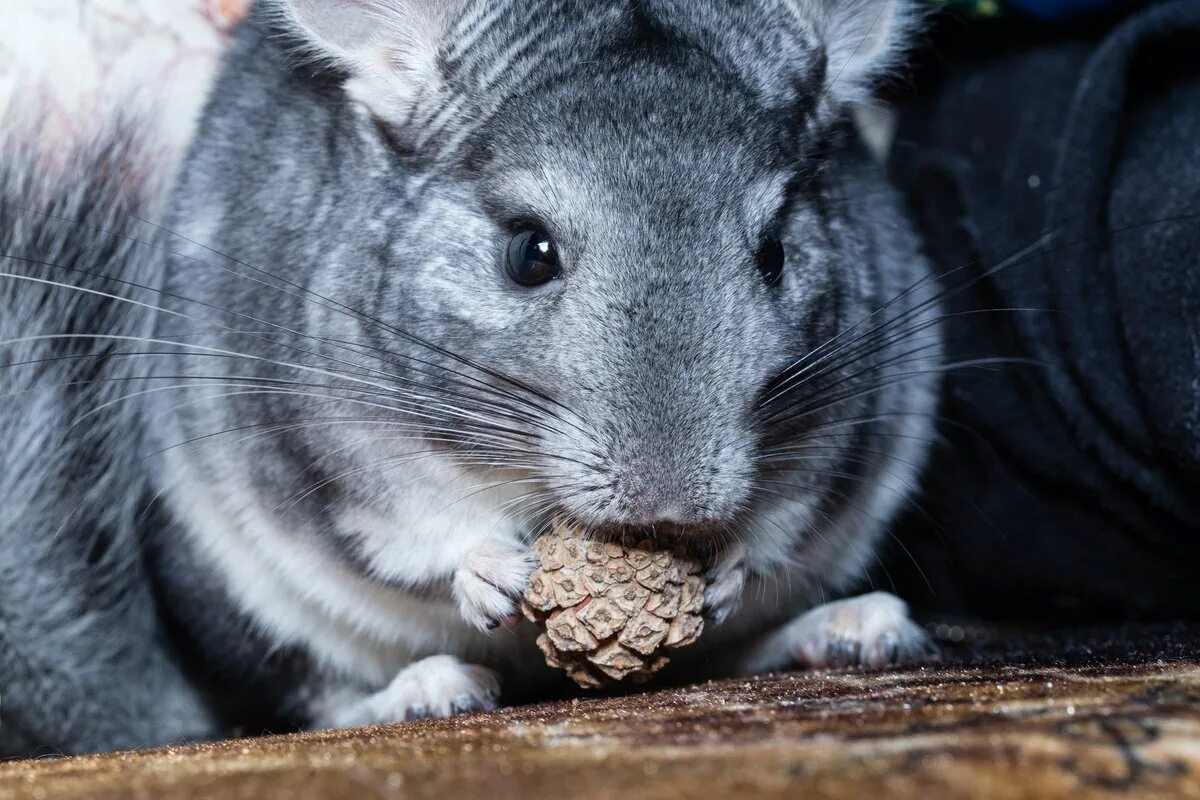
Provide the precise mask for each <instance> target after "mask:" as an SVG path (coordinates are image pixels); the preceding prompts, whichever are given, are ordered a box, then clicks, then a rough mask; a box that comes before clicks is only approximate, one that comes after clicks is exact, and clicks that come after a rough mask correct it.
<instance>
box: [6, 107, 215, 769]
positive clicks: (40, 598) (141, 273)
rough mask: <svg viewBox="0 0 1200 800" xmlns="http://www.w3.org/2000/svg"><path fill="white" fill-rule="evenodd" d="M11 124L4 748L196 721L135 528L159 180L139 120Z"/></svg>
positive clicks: (95, 745)
mask: <svg viewBox="0 0 1200 800" xmlns="http://www.w3.org/2000/svg"><path fill="white" fill-rule="evenodd" d="M14 128H15V126H11V125H6V128H5V130H4V131H3V132H0V757H3V756H22V755H30V754H31V753H41V752H55V751H59V752H68V753H69V752H83V751H93V750H107V749H113V748H121V747H134V746H144V745H147V744H158V743H163V742H166V741H170V740H173V739H177V738H183V737H188V736H200V735H204V734H205V733H206V731H207V727H208V723H207V720H206V718H205V714H204V712H203V710H202V708H201V706H200V704H199V703H198V701H197V700H196V699H195V697H194V695H193V693H192V691H191V689H190V688H189V687H188V685H187V683H186V681H184V680H183V678H182V676H181V674H180V673H179V670H178V669H177V667H176V666H175V664H174V661H173V659H172V657H171V655H170V654H169V653H168V652H167V651H166V648H165V646H164V645H163V644H162V640H163V637H162V635H161V631H160V629H159V622H158V619H157V614H156V611H155V606H154V597H153V593H152V590H151V586H150V584H149V581H148V580H147V577H146V574H145V570H144V568H143V564H142V558H141V552H140V546H139V535H138V519H139V516H140V515H141V512H142V511H143V510H144V508H145V506H146V503H147V500H148V498H147V492H146V480H145V477H144V467H143V466H142V464H141V461H140V459H141V456H142V453H141V446H140V445H141V443H140V441H139V434H138V430H139V425H138V421H137V418H136V415H135V412H136V408H134V407H133V405H132V404H131V402H130V400H129V396H130V395H132V394H135V393H137V392H138V391H139V390H140V389H142V388H143V386H145V385H146V384H145V381H146V379H147V374H148V373H147V367H146V364H145V362H146V360H147V359H146V358H145V357H143V356H138V355H137V354H138V353H144V352H146V351H147V350H152V349H153V348H152V347H148V345H147V343H146V342H145V341H144V340H145V338H146V337H149V336H151V335H152V331H153V329H154V319H155V313H156V312H155V310H154V307H155V306H156V305H158V301H157V291H156V289H155V287H156V285H157V283H158V275H157V273H158V272H159V270H160V268H159V266H158V265H159V264H160V263H161V261H160V255H161V249H160V248H159V245H158V244H157V243H156V239H157V237H156V232H155V229H154V227H153V226H151V225H148V224H146V223H143V222H141V221H140V218H153V217H154V216H156V215H157V213H158V211H159V210H160V206H161V204H162V202H163V200H164V197H165V194H166V193H165V189H164V187H163V186H162V185H160V184H161V180H160V179H157V178H155V177H154V176H155V174H156V171H155V169H154V160H153V158H152V156H151V154H150V152H149V151H148V149H147V148H146V147H144V146H143V144H142V143H141V142H140V141H139V136H138V134H137V133H136V130H137V128H136V126H132V125H114V126H113V127H112V128H111V129H110V130H108V131H106V132H105V133H103V134H102V135H97V136H88V137H80V138H86V139H87V142H86V144H84V145H79V146H77V147H75V148H74V149H73V150H69V151H67V152H48V151H49V150H53V149H55V148H50V147H48V146H47V145H46V144H45V143H44V142H41V141H39V137H38V136H37V135H36V131H37V128H36V127H34V128H30V129H29V130H27V131H25V132H22V131H19V130H15V129H14ZM58 149H59V150H61V149H62V148H58ZM148 156H151V157H148ZM135 687H136V691H134V688H135Z"/></svg>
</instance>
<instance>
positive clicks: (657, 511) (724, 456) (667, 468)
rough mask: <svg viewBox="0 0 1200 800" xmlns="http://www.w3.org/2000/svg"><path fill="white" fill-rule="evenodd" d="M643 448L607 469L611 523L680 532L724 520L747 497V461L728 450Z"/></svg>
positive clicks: (733, 449) (678, 443)
mask: <svg viewBox="0 0 1200 800" xmlns="http://www.w3.org/2000/svg"><path fill="white" fill-rule="evenodd" d="M671 444H673V445H674V447H668V448H661V449H660V448H647V449H646V450H643V451H642V452H638V453H631V454H629V455H628V456H626V457H624V458H618V459H617V460H616V462H615V463H614V464H613V465H612V470H611V472H610V474H611V476H612V490H611V497H612V506H611V512H612V513H611V514H610V515H609V516H610V520H611V522H613V523H615V524H620V525H637V526H656V525H671V526H683V527H695V526H705V525H710V524H716V523H720V522H723V521H726V520H727V519H728V517H729V516H730V515H731V514H733V513H735V511H736V510H737V509H738V508H740V507H741V506H742V504H743V503H744V502H745V501H746V499H747V496H748V495H749V492H750V481H749V472H750V469H749V459H748V458H747V457H746V456H745V454H743V453H740V452H738V449H737V448H736V447H733V446H716V447H712V448H711V449H710V448H705V449H704V451H703V452H697V450H696V449H693V448H687V447H685V446H682V442H681V441H680V440H678V439H675V440H674V441H673V442H671Z"/></svg>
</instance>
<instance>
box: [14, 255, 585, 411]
mask: <svg viewBox="0 0 1200 800" xmlns="http://www.w3.org/2000/svg"><path fill="white" fill-rule="evenodd" d="M5 257H7V258H11V259H13V260H17V261H21V262H24V263H30V264H34V265H38V266H45V267H49V268H54V269H60V270H65V271H69V272H76V273H80V274H85V275H93V276H96V277H102V278H105V279H106V280H109V281H111V282H113V283H117V284H120V285H125V286H130V287H132V288H136V289H139V290H142V291H147V292H152V293H157V294H160V295H162V296H164V297H170V298H173V299H177V300H181V301H183V302H187V303H192V304H195V305H199V306H202V307H204V308H208V309H210V310H214V311H217V312H219V313H224V314H230V315H234V316H237V317H240V318H243V319H247V320H250V321H252V322H254V323H256V324H260V325H268V326H271V327H272V328H274V329H276V330H278V331H281V332H284V333H288V334H292V335H297V336H301V337H304V338H306V339H310V340H317V341H326V342H327V343H331V344H334V346H340V347H341V349H349V348H347V347H345V346H344V345H338V344H336V343H335V341H334V340H324V339H322V338H321V337H315V336H312V335H310V334H304V333H302V332H300V331H296V330H293V329H291V328H288V327H286V326H282V325H279V324H276V323H272V322H269V321H267V320H263V319H259V318H257V317H254V316H252V315H248V314H243V313H240V312H235V311H231V310H228V309H224V308H221V307H218V306H214V305H212V304H210V303H205V302H203V301H199V300H194V299H192V298H188V297H184V296H182V295H177V294H174V293H170V292H164V291H161V290H158V289H155V288H153V287H150V286H146V285H144V284H139V283H136V282H132V281H126V280H122V279H117V278H111V277H108V276H104V275H100V274H98V273H94V272H92V271H89V270H82V269H78V268H73V267H66V266H62V265H58V264H54V263H52V262H46V261H38V260H35V259H28V258H22V257H19V256H5ZM201 263H204V262H201ZM235 274H236V273H235ZM2 277H9V278H13V279H17V280H24V281H28V282H31V283H35V284H41V285H48V286H53V287H56V288H60V289H64V290H67V291H79V292H83V293H86V294H94V295H97V296H101V297H105V298H107V299H110V300H114V301H118V302H125V303H131V304H133V305H135V306H138V307H143V308H146V309H149V310H151V311H155V312H160V313H165V314H170V315H172V316H175V317H178V318H181V319H187V320H189V321H192V322H196V323H199V324H207V325H212V326H213V327H214V328H215V329H219V330H222V331H224V332H227V333H233V334H238V335H246V336H251V337H253V338H256V339H259V340H262V341H264V342H267V343H268V344H271V345H274V346H278V347H283V348H286V349H289V350H293V351H296V352H300V353H303V354H306V355H310V356H315V357H317V358H321V359H324V360H328V361H333V362H334V363H341V364H344V365H346V366H351V367H354V368H355V369H357V370H364V371H367V372H369V373H375V374H382V375H384V376H386V377H389V378H391V379H393V380H397V379H399V378H400V376H397V375H394V374H391V373H387V372H385V371H381V370H378V369H374V368H371V367H368V366H366V365H363V364H358V363H355V362H350V361H347V360H345V359H339V358H336V357H333V356H329V355H325V354H321V353H317V352H315V351H312V350H309V349H307V348H302V347H298V346H296V345H291V344H286V343H282V342H278V341H276V340H274V339H271V338H269V337H268V336H264V335H262V334H259V333H256V332H253V331H244V330H239V329H236V328H231V327H229V326H226V325H222V324H220V323H215V322H208V321H206V320H202V319H199V318H197V317H194V316H192V315H189V314H184V313H182V312H178V311H174V310H171V309H166V308H163V307H161V306H157V305H154V304H151V303H145V302H142V301H138V300H133V299H131V298H124V297H121V296H119V295H115V294H112V293H108V292H101V291H99V290H96V289H88V288H83V287H76V286H72V285H71V284H67V283H63V282H61V281H51V280H48V279H43V278H36V277H32V276H22V275H15V274H12V273H0V278H2ZM214 332H215V331H214ZM176 344H181V345H182V344H183V343H176ZM353 352H357V353H358V354H360V355H361V352H360V351H357V350H356V351H353ZM393 355H394V354H393ZM247 357H248V358H252V359H253V360H259V361H264V362H266V363H280V362H277V361H275V360H272V359H266V358H263V357H251V356H247ZM423 363H426V364H428V365H430V366H434V367H436V368H438V369H440V370H443V371H448V372H449V373H451V374H455V375H459V376H462V377H465V378H467V379H469V380H472V381H475V382H478V383H480V384H481V385H483V386H487V384H486V383H484V382H481V381H478V379H474V378H473V377H472V376H467V375H464V374H463V373H461V372H459V371H457V370H447V368H445V367H442V366H440V365H436V364H432V362H423ZM343 374H344V373H343ZM510 399H515V400H518V401H519V402H524V403H525V404H527V405H529V404H530V403H529V401H528V400H526V399H524V398H519V397H517V396H512V397H510ZM532 405H534V407H536V408H538V409H539V410H542V409H541V408H540V406H537V405H536V404H532ZM560 405H561V404H560ZM541 424H545V423H541Z"/></svg>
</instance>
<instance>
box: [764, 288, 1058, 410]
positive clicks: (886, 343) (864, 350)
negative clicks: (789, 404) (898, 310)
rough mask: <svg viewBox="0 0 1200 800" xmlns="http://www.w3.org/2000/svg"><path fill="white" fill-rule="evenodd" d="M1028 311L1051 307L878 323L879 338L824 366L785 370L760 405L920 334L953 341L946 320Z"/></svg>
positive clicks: (829, 356) (832, 356) (835, 355)
mask: <svg viewBox="0 0 1200 800" xmlns="http://www.w3.org/2000/svg"><path fill="white" fill-rule="evenodd" d="M1029 312H1041V313H1049V312H1050V309H1042V308H986V309H972V310H968V311H958V312H952V313H946V314H940V315H937V316H935V317H931V318H928V319H921V320H920V321H919V322H918V323H917V324H915V325H911V326H909V327H906V328H901V329H899V330H894V331H893V330H888V329H887V327H888V326H890V325H892V324H900V322H903V321H902V320H889V321H888V322H887V323H883V324H881V325H880V326H879V331H878V333H877V334H876V336H878V338H874V337H872V338H867V337H866V334H864V336H863V337H856V340H855V341H851V342H847V343H845V344H844V345H843V346H841V347H839V348H837V349H835V350H833V351H831V352H829V353H826V354H824V355H823V356H822V358H821V359H820V360H822V361H827V362H828V363H827V364H826V365H825V366H824V367H822V368H821V369H818V370H817V371H815V372H811V373H810V372H808V370H809V369H811V367H813V366H816V364H815V363H814V364H810V365H802V368H801V369H800V370H799V371H797V372H795V373H793V374H790V375H788V373H787V372H786V371H785V372H784V374H785V375H787V377H786V378H785V379H784V380H783V381H782V382H781V384H780V385H779V386H778V387H776V390H775V391H774V392H773V393H772V394H771V395H770V396H768V397H766V398H764V399H763V400H762V401H760V406H766V405H768V404H770V403H772V402H774V401H776V400H778V399H779V398H780V397H781V396H783V395H784V394H787V393H788V392H791V391H795V390H797V389H798V388H800V387H802V386H804V385H805V384H807V383H808V382H810V381H812V380H816V379H818V378H820V377H821V376H822V375H825V374H828V373H829V372H832V371H836V370H838V369H844V368H845V367H846V366H849V365H850V364H853V363H855V362H857V361H861V360H862V359H863V358H868V357H870V356H871V355H872V354H874V353H876V352H880V351H883V350H886V349H888V348H889V347H890V346H892V345H896V344H899V343H901V342H911V341H912V340H914V339H916V338H917V334H924V336H922V337H921V338H922V339H927V340H929V341H932V342H937V341H938V340H939V339H940V340H941V341H942V342H952V341H954V337H946V336H945V335H944V334H943V333H941V332H940V330H939V328H940V326H941V324H942V323H944V322H948V321H951V320H954V319H958V318H963V317H968V316H976V315H980V314H1000V313H1012V314H1016V313H1029Z"/></svg>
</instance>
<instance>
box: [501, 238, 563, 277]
mask: <svg viewBox="0 0 1200 800" xmlns="http://www.w3.org/2000/svg"><path fill="white" fill-rule="evenodd" d="M560 275H562V265H561V264H559V261H558V247H557V246H556V245H555V244H554V240H553V239H551V238H550V235H549V234H548V233H546V232H545V231H543V230H539V229H538V228H526V229H525V230H523V231H521V232H520V233H518V234H517V235H516V236H513V237H512V239H511V240H510V241H509V243H508V277H510V278H512V279H513V282H514V283H517V284H520V285H521V286H541V285H542V284H543V283H549V282H550V281H552V280H554V279H555V278H557V277H559V276H560Z"/></svg>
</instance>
